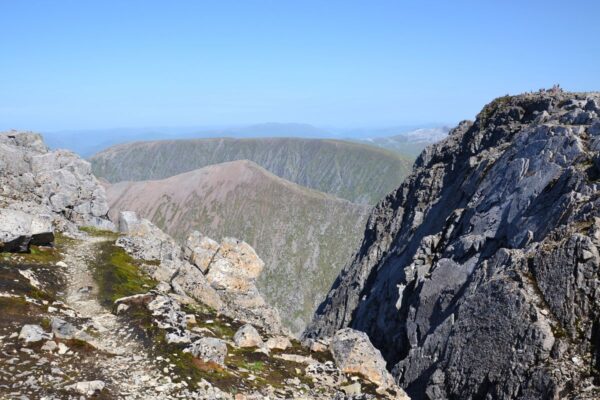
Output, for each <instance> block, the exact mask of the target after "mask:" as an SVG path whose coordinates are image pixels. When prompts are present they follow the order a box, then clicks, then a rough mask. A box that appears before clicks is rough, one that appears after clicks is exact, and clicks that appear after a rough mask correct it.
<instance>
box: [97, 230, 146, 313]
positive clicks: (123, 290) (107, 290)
mask: <svg viewBox="0 0 600 400" xmlns="http://www.w3.org/2000/svg"><path fill="white" fill-rule="evenodd" d="M140 264H141V262H140V261H137V260H134V259H133V258H132V257H131V256H130V255H129V254H127V252H125V250H123V249H122V248H120V247H118V246H115V244H114V242H111V241H107V242H104V243H102V244H101V245H100V249H99V252H98V256H97V257H96V261H95V263H94V265H93V270H94V278H95V279H96V281H97V282H98V286H99V289H100V290H99V293H100V294H99V296H100V299H99V300H100V302H101V303H102V304H103V305H105V306H107V307H110V306H112V305H113V304H114V302H115V300H117V299H119V298H121V297H125V296H131V295H134V294H140V293H146V292H147V291H148V290H149V289H150V288H152V287H154V286H156V283H157V282H156V281H155V280H154V279H152V278H150V277H148V276H146V275H144V274H143V273H142V272H141V271H140Z"/></svg>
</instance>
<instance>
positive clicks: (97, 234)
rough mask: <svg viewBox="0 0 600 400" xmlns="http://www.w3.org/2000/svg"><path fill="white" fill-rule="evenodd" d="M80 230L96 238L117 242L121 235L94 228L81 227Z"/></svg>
mask: <svg viewBox="0 0 600 400" xmlns="http://www.w3.org/2000/svg"><path fill="white" fill-rule="evenodd" d="M79 230H80V231H82V232H85V233H87V234H88V235H90V236H94V237H105V238H108V239H112V240H117V238H118V237H119V234H118V233H116V232H113V231H107V230H104V229H98V228H95V227H93V226H80V227H79Z"/></svg>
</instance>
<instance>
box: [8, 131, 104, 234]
mask: <svg viewBox="0 0 600 400" xmlns="http://www.w3.org/2000/svg"><path fill="white" fill-rule="evenodd" d="M0 171H1V174H0V209H3V210H6V211H5V215H4V217H3V218H2V221H3V223H4V224H7V223H8V222H9V221H8V219H7V215H8V213H9V214H11V216H13V217H14V218H18V219H19V220H20V221H23V220H24V219H28V218H33V219H34V221H33V225H34V226H33V227H28V228H25V229H22V232H23V233H25V234H27V233H30V234H31V232H28V231H31V230H32V229H33V232H34V234H35V232H37V231H39V232H40V233H42V232H43V231H44V230H46V231H49V230H52V228H53V227H57V228H60V229H61V230H73V229H74V227H75V225H76V224H78V225H86V226H95V227H100V228H112V227H113V225H112V223H111V222H110V221H109V220H108V218H107V214H108V203H107V202H106V198H105V192H104V188H103V187H102V186H101V185H100V184H99V183H98V181H97V180H96V178H95V177H94V176H93V175H92V173H91V165H90V163H89V162H87V161H85V160H82V159H81V158H79V157H78V156H77V155H76V154H74V153H71V152H69V151H66V150H57V151H49V150H48V148H47V147H46V145H45V144H44V141H43V140H42V137H41V136H40V135H38V134H35V133H30V132H16V131H12V132H5V133H0ZM17 215H19V216H18V217H16V216H17ZM34 217H35V218H34ZM30 224H31V223H30ZM19 225H21V228H24V227H23V223H22V222H20V223H19ZM40 225H46V226H45V227H44V226H40ZM7 229H8V230H10V228H7ZM7 239H9V238H8V237H5V238H4V240H0V241H3V242H6V240H7Z"/></svg>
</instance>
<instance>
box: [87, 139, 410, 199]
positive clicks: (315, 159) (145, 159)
mask: <svg viewBox="0 0 600 400" xmlns="http://www.w3.org/2000/svg"><path fill="white" fill-rule="evenodd" d="M242 159H247V160H251V161H254V162H255V163H257V164H259V165H261V166H262V167H263V168H265V169H267V170H269V171H270V172H272V173H274V174H275V175H277V176H279V177H281V178H284V179H287V180H289V181H292V182H294V183H297V184H299V185H302V186H306V187H310V188H312V189H316V190H319V191H322V192H326V193H329V194H333V195H335V196H337V197H341V198H345V199H347V200H350V201H352V202H355V203H361V204H373V203H375V202H377V201H378V200H379V199H380V198H381V197H383V196H384V195H385V194H387V193H388V192H389V191H391V190H393V189H394V188H395V187H396V186H397V185H398V184H400V183H401V182H402V179H404V177H405V176H406V174H407V173H408V171H409V169H410V164H411V163H412V160H411V159H410V158H408V157H403V156H401V155H399V154H397V153H394V152H391V151H388V150H385V149H380V148H377V147H375V146H369V145H365V144H357V143H353V142H346V141H341V140H333V139H298V138H259V139H232V138H217V139H190V140H172V141H151V142H136V143H132V144H122V145H117V146H114V147H111V148H109V149H106V150H104V151H102V152H100V153H98V154H96V155H95V156H93V157H92V158H91V162H92V169H93V171H94V173H95V175H96V176H98V177H102V178H106V179H107V180H108V181H110V182H118V181H121V180H129V181H131V180H133V181H140V180H147V179H162V178H166V177H169V176H173V175H177V174H179V173H183V172H187V171H190V170H194V169H197V168H201V167H204V166H207V165H211V164H218V163H222V162H226V161H235V160H242Z"/></svg>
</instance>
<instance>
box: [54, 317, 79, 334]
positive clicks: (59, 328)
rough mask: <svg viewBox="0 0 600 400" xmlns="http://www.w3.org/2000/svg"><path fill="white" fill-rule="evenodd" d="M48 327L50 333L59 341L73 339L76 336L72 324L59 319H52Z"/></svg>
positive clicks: (75, 330) (75, 329)
mask: <svg viewBox="0 0 600 400" xmlns="http://www.w3.org/2000/svg"><path fill="white" fill-rule="evenodd" d="M50 325H51V327H52V333H54V336H55V337H57V338H59V339H73V338H74V337H75V335H76V334H77V328H75V326H73V324H71V323H69V322H67V321H65V320H63V319H60V318H57V317H52V321H51V323H50Z"/></svg>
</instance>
